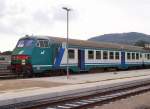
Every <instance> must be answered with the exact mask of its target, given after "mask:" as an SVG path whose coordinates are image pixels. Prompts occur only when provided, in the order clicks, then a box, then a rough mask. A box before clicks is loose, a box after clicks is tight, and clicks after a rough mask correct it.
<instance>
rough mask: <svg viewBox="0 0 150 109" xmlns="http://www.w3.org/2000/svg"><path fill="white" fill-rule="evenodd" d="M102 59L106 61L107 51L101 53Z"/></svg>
mask: <svg viewBox="0 0 150 109" xmlns="http://www.w3.org/2000/svg"><path fill="white" fill-rule="evenodd" d="M103 59H108V52H107V51H103Z"/></svg>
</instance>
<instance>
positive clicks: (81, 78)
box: [32, 69, 150, 84]
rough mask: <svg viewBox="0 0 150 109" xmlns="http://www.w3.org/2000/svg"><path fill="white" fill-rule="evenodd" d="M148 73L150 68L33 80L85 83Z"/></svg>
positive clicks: (149, 73)
mask: <svg viewBox="0 0 150 109" xmlns="http://www.w3.org/2000/svg"><path fill="white" fill-rule="evenodd" d="M147 75H150V69H146V70H130V71H118V72H116V71H114V72H104V73H93V74H79V75H70V77H69V79H67V77H66V76H59V77H46V78H35V79H32V80H36V81H50V82H59V83H68V84H83V83H90V82H99V81H108V80H113V79H122V78H130V77H138V76H147Z"/></svg>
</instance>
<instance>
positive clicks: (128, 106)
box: [93, 92, 150, 109]
mask: <svg viewBox="0 0 150 109" xmlns="http://www.w3.org/2000/svg"><path fill="white" fill-rule="evenodd" d="M93 109H150V92H147V93H143V94H140V95H136V96H132V97H129V98H126V99H122V100H119V101H115V102H111V103H109V104H104V105H102V106H95V107H94V108H93Z"/></svg>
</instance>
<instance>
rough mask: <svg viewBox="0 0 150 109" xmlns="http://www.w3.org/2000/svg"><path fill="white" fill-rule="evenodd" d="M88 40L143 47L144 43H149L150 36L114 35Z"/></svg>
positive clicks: (137, 34)
mask: <svg viewBox="0 0 150 109" xmlns="http://www.w3.org/2000/svg"><path fill="white" fill-rule="evenodd" d="M88 40H91V41H98V42H111V43H119V44H130V45H138V46H143V44H145V43H150V35H147V34H143V33H138V32H129V33H115V34H104V35H100V36H96V37H92V38H90V39H88Z"/></svg>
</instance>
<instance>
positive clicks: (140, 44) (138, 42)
mask: <svg viewBox="0 0 150 109" xmlns="http://www.w3.org/2000/svg"><path fill="white" fill-rule="evenodd" d="M145 44H149V42H147V41H143V40H139V41H137V42H136V43H135V44H134V45H135V46H140V47H145Z"/></svg>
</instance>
